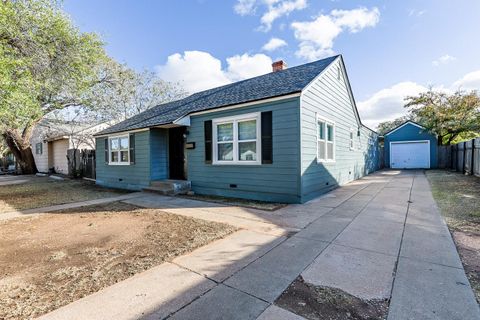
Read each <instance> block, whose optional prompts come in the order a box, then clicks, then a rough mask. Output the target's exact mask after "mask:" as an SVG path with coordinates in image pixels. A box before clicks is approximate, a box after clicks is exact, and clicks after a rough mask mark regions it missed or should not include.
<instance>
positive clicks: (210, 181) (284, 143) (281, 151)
mask: <svg viewBox="0 0 480 320" xmlns="http://www.w3.org/2000/svg"><path fill="white" fill-rule="evenodd" d="M264 111H272V126H273V128H272V131H273V132H272V133H273V163H272V164H262V165H213V164H207V163H205V143H204V121H207V120H212V119H214V118H220V117H228V116H235V115H239V114H245V113H252V112H264ZM187 140H188V142H195V144H196V146H195V149H192V150H187V161H188V180H190V181H191V182H192V189H193V190H194V191H195V192H197V193H199V194H213V195H220V196H227V197H239V198H249V199H256V200H263V201H279V202H299V201H300V175H299V168H300V164H299V159H300V144H299V141H300V130H299V98H292V99H288V100H284V101H281V102H272V103H264V104H260V105H256V106H251V107H243V108H237V109H231V110H225V111H217V112H211V113H206V114H203V115H197V116H192V117H191V126H190V128H189V135H188V138H187ZM231 185H236V188H234V187H232V186H231Z"/></svg>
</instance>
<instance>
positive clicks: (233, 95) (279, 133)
mask: <svg viewBox="0 0 480 320" xmlns="http://www.w3.org/2000/svg"><path fill="white" fill-rule="evenodd" d="M272 67H273V71H272V72H271V73H269V74H265V75H262V76H258V77H255V78H251V79H247V80H243V81H239V82H236V83H232V84H229V85H225V86H222V87H218V88H214V89H210V90H206V91H202V92H198V93H195V94H193V95H191V96H189V97H187V98H185V99H182V100H178V101H174V102H170V103H166V104H163V105H159V106H157V107H154V108H152V109H149V110H147V111H145V112H143V113H141V114H138V115H136V116H134V117H132V118H130V119H127V120H125V121H123V122H120V123H118V124H116V125H114V126H112V127H110V128H108V129H106V130H104V131H102V132H100V133H99V134H97V135H96V146H97V173H96V175H97V180H96V181H97V184H99V185H102V186H108V187H116V188H125V189H130V190H141V189H154V190H155V189H157V190H160V191H162V190H163V191H168V192H172V193H175V192H177V191H184V190H185V189H190V188H191V190H193V191H194V192H195V193H198V194H206V195H218V196H225V197H237V198H245V199H254V200H263V201H275V202H286V203H302V202H305V201H308V200H310V199H313V198H315V197H317V196H319V195H321V194H323V193H325V192H327V191H329V190H331V189H332V188H335V187H337V186H339V185H342V184H345V183H347V182H350V181H352V180H355V179H358V178H360V177H362V176H365V175H367V174H369V173H371V172H373V171H375V170H377V169H378V168H379V163H378V162H379V148H378V135H377V133H376V132H374V131H372V130H371V129H369V128H367V127H365V126H364V125H363V124H362V122H361V120H360V116H359V114H358V111H357V108H356V105H355V100H354V97H353V94H352V90H351V87H350V83H349V81H348V77H347V72H346V69H345V64H344V61H343V58H342V56H341V55H338V56H333V57H329V58H326V59H322V60H319V61H315V62H312V63H308V64H304V65H300V66H296V67H292V68H286V66H285V64H284V63H283V61H278V62H275V63H273V65H272Z"/></svg>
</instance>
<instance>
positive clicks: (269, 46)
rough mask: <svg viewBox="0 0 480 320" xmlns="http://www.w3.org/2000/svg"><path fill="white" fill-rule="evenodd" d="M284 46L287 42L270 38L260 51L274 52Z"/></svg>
mask: <svg viewBox="0 0 480 320" xmlns="http://www.w3.org/2000/svg"><path fill="white" fill-rule="evenodd" d="M286 45H287V42H286V41H285V40H283V39H279V38H271V39H270V40H269V41H268V42H267V43H265V45H264V46H263V47H262V50H264V51H274V50H277V49H278V48H281V47H284V46H286Z"/></svg>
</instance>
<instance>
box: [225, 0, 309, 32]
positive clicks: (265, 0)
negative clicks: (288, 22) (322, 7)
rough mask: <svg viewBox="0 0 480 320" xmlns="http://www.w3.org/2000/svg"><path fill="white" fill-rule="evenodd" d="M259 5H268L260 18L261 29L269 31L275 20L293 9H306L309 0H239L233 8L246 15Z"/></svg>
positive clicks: (253, 11) (252, 12) (254, 10)
mask: <svg viewBox="0 0 480 320" xmlns="http://www.w3.org/2000/svg"><path fill="white" fill-rule="evenodd" d="M259 6H265V7H266V11H265V12H264V13H263V15H262V17H261V18H260V22H261V24H262V25H261V27H260V30H262V31H269V30H270V29H271V28H272V24H273V22H274V21H275V20H277V19H279V18H281V17H283V16H286V15H289V14H290V13H291V12H293V11H296V10H302V9H305V8H306V7H307V0H238V1H237V3H236V4H235V6H234V7H233V8H234V10H235V12H236V13H237V14H239V15H241V16H245V15H249V14H254V13H255V12H256V10H257V8H258V7H259Z"/></svg>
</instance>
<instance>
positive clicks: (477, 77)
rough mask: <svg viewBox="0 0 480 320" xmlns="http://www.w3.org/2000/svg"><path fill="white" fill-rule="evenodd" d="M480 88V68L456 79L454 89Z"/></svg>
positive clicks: (479, 89)
mask: <svg viewBox="0 0 480 320" xmlns="http://www.w3.org/2000/svg"><path fill="white" fill-rule="evenodd" d="M458 89H462V90H478V91H480V70H477V71H473V72H470V73H467V74H466V75H464V76H463V77H462V78H461V79H459V80H457V81H455V82H454V83H453V85H452V90H458Z"/></svg>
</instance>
